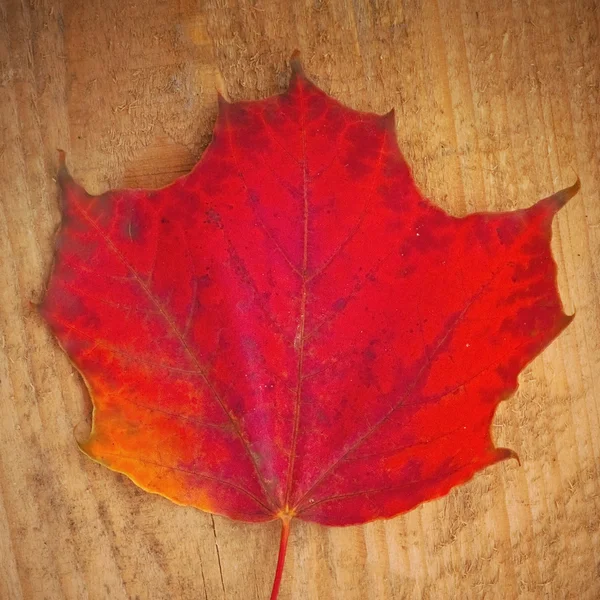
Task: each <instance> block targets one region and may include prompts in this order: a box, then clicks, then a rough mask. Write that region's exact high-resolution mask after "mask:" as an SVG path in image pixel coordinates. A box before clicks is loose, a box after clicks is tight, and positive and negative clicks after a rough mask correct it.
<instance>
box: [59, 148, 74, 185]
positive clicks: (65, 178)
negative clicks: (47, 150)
mask: <svg viewBox="0 0 600 600" xmlns="http://www.w3.org/2000/svg"><path fill="white" fill-rule="evenodd" d="M57 152H58V174H57V179H58V183H59V185H60V187H61V188H63V189H64V187H65V185H67V184H68V183H71V182H72V181H73V178H72V177H71V173H69V169H67V153H66V152H65V151H64V150H62V149H60V148H58V149H57Z"/></svg>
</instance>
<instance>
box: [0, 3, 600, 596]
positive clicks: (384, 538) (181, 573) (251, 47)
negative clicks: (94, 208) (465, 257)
mask: <svg viewBox="0 0 600 600" xmlns="http://www.w3.org/2000/svg"><path fill="white" fill-rule="evenodd" d="M0 5H1V6H2V8H1V10H0V598H1V599H2V600H4V599H6V600H21V599H35V600H42V599H49V600H54V599H57V600H58V599H63V598H64V599H69V600H71V599H73V600H74V599H77V600H80V599H89V600H99V599H110V600H121V599H123V600H124V599H140V600H143V599H151V600H159V599H165V600H202V599H206V600H224V599H244V600H246V599H247V600H253V599H260V600H263V599H266V598H267V597H268V594H269V591H270V586H271V580H272V576H273V570H274V566H275V559H276V556H275V554H276V548H277V543H278V536H279V524H278V523H273V524H270V525H263V526H250V525H245V524H241V523H234V522H231V521H229V520H227V519H224V518H220V517H211V516H210V515H208V514H204V513H201V512H199V511H196V510H193V509H187V508H181V507H178V506H176V505H174V504H171V503H170V502H169V501H167V500H165V499H163V498H160V497H158V496H154V495H150V494H146V493H144V492H142V491H141V490H138V489H137V488H136V487H135V486H134V485H133V484H132V483H131V482H130V481H129V480H128V479H126V478H125V477H123V476H120V475H117V474H115V473H113V472H111V471H109V470H107V469H105V468H102V467H100V466H99V465H97V464H95V463H93V462H92V461H90V460H88V459H87V458H85V457H84V456H83V455H82V454H81V453H80V452H79V451H78V449H77V445H76V442H75V436H76V435H77V431H78V429H79V428H85V427H86V426H87V425H86V423H88V421H89V412H90V406H89V400H88V399H87V397H86V394H85V393H84V389H83V386H82V383H81V380H80V378H79V376H78V375H77V373H76V372H74V370H73V368H72V367H71V366H70V363H69V361H68V360H67V358H66V357H65V355H64V354H63V353H62V352H61V351H60V349H59V348H58V346H57V344H56V343H55V342H54V340H53V339H52V337H51V335H50V334H49V332H48V330H47V328H46V327H45V326H44V324H43V323H42V322H41V321H40V319H39V318H38V316H37V314H36V312H35V310H33V309H32V306H31V304H30V302H31V301H33V302H35V301H38V300H39V299H40V298H41V297H42V295H43V292H44V285H45V281H46V277H47V274H48V270H49V267H50V264H51V260H52V243H53V234H54V231H55V229H56V226H57V224H58V221H59V210H58V199H57V198H58V197H57V190H56V185H55V182H54V180H53V176H54V174H55V172H56V168H57V153H56V148H58V147H62V148H64V149H65V150H67V152H68V162H69V164H70V167H71V170H72V172H73V174H74V176H75V177H76V178H77V179H78V180H79V181H81V182H82V183H83V184H84V185H85V186H86V187H87V188H88V190H89V191H91V192H101V191H104V190H106V189H107V188H108V187H111V186H117V185H129V186H142V185H143V186H157V185H162V184H166V183H168V182H169V181H171V180H172V179H173V178H174V177H176V176H178V175H180V174H182V173H184V172H186V171H187V170H188V169H189V168H190V167H191V166H192V165H193V164H194V162H195V161H196V160H197V159H198V157H199V156H200V154H201V152H202V149H203V148H204V147H205V146H206V145H207V143H208V141H209V139H210V135H211V127H212V123H213V121H214V118H215V114H216V103H215V101H216V97H215V89H216V88H220V89H223V90H224V91H226V93H227V94H228V95H229V97H230V98H231V99H232V100H236V99H256V98H260V97H263V96H264V95H267V94H273V93H277V92H279V91H281V90H282V89H283V88H284V87H285V85H286V82H287V80H288V75H289V68H288V59H289V56H290V54H291V52H292V51H293V50H294V49H295V48H298V49H300V50H301V51H302V55H303V61H304V64H305V69H306V72H307V73H308V74H309V76H311V77H312V78H313V79H314V81H315V82H316V83H317V84H318V85H320V86H321V87H322V88H323V89H324V90H326V91H328V92H329V93H331V94H333V95H334V96H336V97H337V98H339V99H340V100H342V101H343V102H344V103H346V104H349V105H351V106H353V107H356V108H358V109H361V110H372V111H377V112H386V111H388V110H389V109H390V108H391V107H392V106H395V107H396V111H397V112H396V114H397V121H398V123H397V125H398V137H399V140H400V145H401V147H402V148H403V150H404V152H405V155H406V156H407V158H408V160H409V161H410V163H411V164H412V165H413V168H414V173H415V177H416V179H417V181H418V183H419V184H420V186H421V187H422V189H423V190H424V191H425V192H426V193H427V194H428V195H429V196H430V197H431V198H433V199H434V200H435V201H436V202H437V203H438V204H439V205H441V206H442V207H444V208H445V209H447V210H448V211H450V212H452V213H454V214H464V213H466V212H467V211H473V210H484V209H493V210H501V209H509V208H516V207H525V206H529V205H530V204H532V203H533V202H534V201H536V200H537V199H538V198H540V197H543V196H544V195H547V194H549V193H551V192H553V191H555V190H557V189H560V188H562V187H565V186H566V185H568V184H570V183H572V182H573V181H574V179H575V174H576V173H577V174H578V175H579V176H580V178H581V183H582V188H581V193H580V194H579V195H578V196H576V198H575V199H573V200H572V201H571V203H570V204H569V205H568V206H567V207H566V208H565V209H563V210H562V211H561V213H560V214H559V216H558V217H557V219H556V221H555V225H554V233H555V236H554V239H553V247H554V249H555V256H556V260H557V262H558V264H559V284H560V289H561V293H562V297H563V299H564V304H565V307H566V309H567V311H568V312H572V311H574V310H576V311H577V318H576V319H575V321H574V323H573V324H572V325H571V326H570V327H569V328H568V329H567V330H566V331H565V332H564V333H563V334H562V335H561V336H560V338H559V339H558V340H557V341H555V342H554V343H553V344H552V345H551V346H550V347H549V348H548V349H547V350H546V351H545V352H544V353H543V355H542V356H541V357H540V358H538V359H537V360H536V361H535V362H534V363H532V364H531V365H529V367H528V368H527V369H526V370H525V371H524V373H523V374H522V375H521V378H520V381H521V387H520V389H519V391H518V393H517V394H516V395H515V396H514V397H513V398H512V399H511V400H510V401H509V402H506V403H504V404H503V405H502V406H501V408H500V410H499V412H498V414H497V416H496V419H495V422H494V426H493V430H494V435H495V438H496V440H497V442H498V443H499V444H501V445H505V446H509V447H511V448H514V449H515V450H516V451H517V452H518V453H519V455H520V457H521V461H522V466H521V467H519V466H518V465H517V464H516V462H514V461H509V462H505V463H502V464H499V465H497V466H494V467H491V468H489V469H487V470H486V471H484V472H482V473H481V474H480V475H478V476H477V477H476V478H475V479H474V480H473V481H472V482H471V483H469V484H467V485H465V486H463V487H461V488H459V489H455V490H454V491H453V492H452V493H451V494H450V495H449V496H448V497H446V498H444V499H442V500H438V501H435V502H430V503H428V504H426V505H423V506H421V507H420V508H418V509H416V510H414V511H412V512H411V513H409V514H407V515H404V516H402V517H398V518H396V519H393V520H391V521H388V522H377V523H373V524H370V525H367V526H363V527H350V528H345V529H326V528H322V527H319V526H315V525H307V524H303V523H295V524H294V525H295V526H294V529H293V532H292V539H291V546H290V549H289V555H288V563H287V566H286V570H285V575H284V583H283V588H282V592H281V599H282V600H288V599H291V598H294V599H308V600H312V599H315V598H321V599H329V598H332V599H333V598H339V599H344V600H363V599H371V598H373V599H391V598H394V599H401V598H407V599H412V598H440V599H449V598H460V599H465V598H466V599H468V598H476V599H479V598H498V599H503V600H504V599H511V598H536V599H537V598H540V599H542V598H544V599H546V598H560V599H562V598H575V599H578V600H579V599H596V598H599V597H600V521H599V514H600V478H599V474H600V419H599V412H600V410H599V403H600V335H599V323H600V319H599V317H600V304H599V296H598V286H599V283H600V280H599V275H600V244H599V241H600V240H599V238H600V193H599V190H600V170H599V164H600V125H599V123H600V116H599V106H600V88H599V85H600V41H599V26H600V10H599V5H598V4H597V3H596V2H594V1H589V0H570V1H560V0H554V1H553V0H529V1H525V0H513V1H509V0H497V1H492V0H437V2H436V0H423V1H418V0H389V1H387V0H370V1H368V0H353V1H351V0H330V1H327V0H299V1H297V2H292V1H291V0H289V1H286V0H280V1H279V2H275V1H270V0H258V1H256V2H253V1H251V0H212V1H207V2H203V1H202V0H197V1H194V0H179V1H176V0H173V1H169V0H161V1H155V2H147V3H146V2H144V1H142V0H138V1H130V0H72V1H69V0H65V1H64V2H62V3H61V2H60V0H56V1H52V0H0Z"/></svg>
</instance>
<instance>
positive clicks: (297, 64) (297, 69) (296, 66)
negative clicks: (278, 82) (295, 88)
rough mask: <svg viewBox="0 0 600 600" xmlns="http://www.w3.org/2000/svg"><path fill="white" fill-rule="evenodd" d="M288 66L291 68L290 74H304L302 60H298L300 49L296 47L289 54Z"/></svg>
mask: <svg viewBox="0 0 600 600" xmlns="http://www.w3.org/2000/svg"><path fill="white" fill-rule="evenodd" d="M290 67H291V69H292V75H300V76H302V77H303V76H304V68H303V67H302V61H301V60H300V50H298V49H296V50H294V51H293V52H292V56H290Z"/></svg>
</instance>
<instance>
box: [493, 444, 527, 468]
mask: <svg viewBox="0 0 600 600" xmlns="http://www.w3.org/2000/svg"><path fill="white" fill-rule="evenodd" d="M494 452H495V454H496V460H497V462H500V461H501V460H508V459H511V458H514V459H515V460H516V461H517V462H518V463H519V466H521V459H520V458H519V455H518V454H517V453H516V452H515V451H514V450H511V449H510V448H495V450H494Z"/></svg>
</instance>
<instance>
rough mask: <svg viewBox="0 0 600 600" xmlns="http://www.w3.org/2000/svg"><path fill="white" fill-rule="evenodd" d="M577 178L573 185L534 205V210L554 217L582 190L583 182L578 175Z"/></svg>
mask: <svg viewBox="0 0 600 600" xmlns="http://www.w3.org/2000/svg"><path fill="white" fill-rule="evenodd" d="M576 177H577V179H576V181H575V183H574V184H573V185H570V186H569V187H566V188H564V189H562V190H559V191H558V192H556V193H554V194H552V195H551V196H548V197H547V198H543V199H542V200H540V201H539V202H538V203H537V204H535V205H534V208H537V209H541V210H542V211H543V212H546V213H549V214H550V215H551V216H554V215H555V214H556V213H557V212H558V211H559V210H560V209H561V208H562V207H563V206H564V205H565V204H566V203H567V202H568V201H569V200H570V199H571V198H572V197H573V196H575V194H577V192H579V190H580V189H581V180H580V179H579V176H578V175H576Z"/></svg>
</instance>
